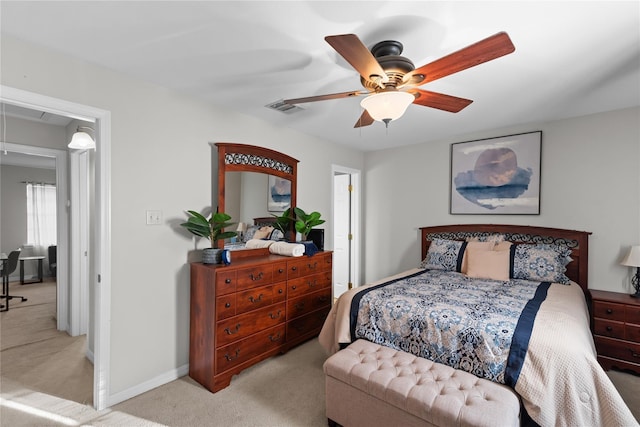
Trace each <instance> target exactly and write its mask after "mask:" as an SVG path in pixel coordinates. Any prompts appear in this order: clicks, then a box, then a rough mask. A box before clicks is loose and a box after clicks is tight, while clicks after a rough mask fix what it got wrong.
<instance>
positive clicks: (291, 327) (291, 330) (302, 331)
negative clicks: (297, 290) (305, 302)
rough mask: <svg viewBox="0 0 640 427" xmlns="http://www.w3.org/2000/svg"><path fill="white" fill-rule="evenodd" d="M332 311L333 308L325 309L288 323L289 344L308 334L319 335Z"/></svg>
mask: <svg viewBox="0 0 640 427" xmlns="http://www.w3.org/2000/svg"><path fill="white" fill-rule="evenodd" d="M330 309H331V307H325V308H322V309H320V310H316V311H314V312H312V313H309V314H306V315H304V316H301V317H298V318H297V319H294V320H290V321H288V322H287V342H291V341H295V340H296V339H297V338H299V337H302V336H305V335H308V334H317V333H319V332H320V329H322V325H323V324H324V321H325V319H326V318H327V315H328V314H329V310H330Z"/></svg>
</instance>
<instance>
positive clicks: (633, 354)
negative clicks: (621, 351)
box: [629, 349, 640, 358]
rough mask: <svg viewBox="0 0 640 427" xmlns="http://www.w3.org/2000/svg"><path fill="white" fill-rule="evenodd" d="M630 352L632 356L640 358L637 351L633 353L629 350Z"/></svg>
mask: <svg viewBox="0 0 640 427" xmlns="http://www.w3.org/2000/svg"><path fill="white" fill-rule="evenodd" d="M629 351H630V352H631V356H633V357H638V358H640V353H636V352H635V351H633V350H631V349H629Z"/></svg>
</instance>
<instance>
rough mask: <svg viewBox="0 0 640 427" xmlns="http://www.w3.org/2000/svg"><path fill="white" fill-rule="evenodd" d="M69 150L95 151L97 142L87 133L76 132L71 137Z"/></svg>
mask: <svg viewBox="0 0 640 427" xmlns="http://www.w3.org/2000/svg"><path fill="white" fill-rule="evenodd" d="M69 148H75V149H76V150H95V148H96V142H95V141H94V140H93V138H91V135H89V134H88V133H86V132H80V131H79V132H76V133H74V134H73V137H71V142H70V143H69Z"/></svg>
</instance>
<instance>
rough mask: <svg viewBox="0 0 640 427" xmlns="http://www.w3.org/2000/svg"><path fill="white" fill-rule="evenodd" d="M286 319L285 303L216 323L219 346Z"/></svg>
mask: <svg viewBox="0 0 640 427" xmlns="http://www.w3.org/2000/svg"><path fill="white" fill-rule="evenodd" d="M284 321H285V303H279V304H274V305H272V306H269V307H264V308H260V309H258V310H254V311H251V312H249V313H245V314H241V315H239V316H234V317H231V318H229V319H225V320H223V321H221V322H218V324H217V325H216V341H217V346H222V345H227V344H230V343H232V342H234V341H237V340H240V339H242V338H245V337H248V336H249V335H251V334H254V333H256V332H259V331H261V330H263V329H266V328H269V327H271V326H275V325H277V324H279V323H282V322H284Z"/></svg>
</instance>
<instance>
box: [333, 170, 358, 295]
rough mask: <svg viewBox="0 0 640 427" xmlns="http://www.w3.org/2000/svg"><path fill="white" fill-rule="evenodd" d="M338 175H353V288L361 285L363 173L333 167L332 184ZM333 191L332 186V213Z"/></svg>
mask: <svg viewBox="0 0 640 427" xmlns="http://www.w3.org/2000/svg"><path fill="white" fill-rule="evenodd" d="M336 174H349V175H351V185H352V187H353V190H352V191H351V231H352V234H353V238H352V239H351V281H352V283H353V286H354V287H355V286H358V285H359V284H360V248H361V244H362V237H361V236H362V234H361V232H360V228H361V221H360V206H361V203H362V200H361V194H362V188H361V186H362V183H361V178H360V176H361V172H360V171H359V170H357V169H352V168H348V167H345V166H340V165H331V182H332V183H333V177H334V175H336ZM334 193H335V192H334V190H333V184H332V185H331V212H333V211H334V208H335V207H334V201H335V194H334Z"/></svg>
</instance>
